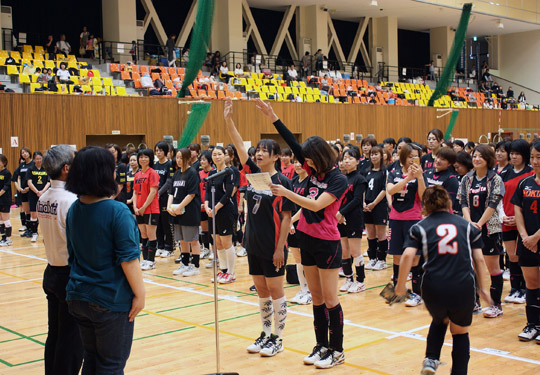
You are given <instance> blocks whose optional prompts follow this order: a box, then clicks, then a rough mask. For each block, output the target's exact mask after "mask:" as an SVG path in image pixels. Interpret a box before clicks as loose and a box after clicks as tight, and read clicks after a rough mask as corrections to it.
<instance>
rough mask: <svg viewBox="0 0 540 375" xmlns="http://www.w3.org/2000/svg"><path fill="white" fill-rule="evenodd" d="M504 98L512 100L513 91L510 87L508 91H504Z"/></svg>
mask: <svg viewBox="0 0 540 375" xmlns="http://www.w3.org/2000/svg"><path fill="white" fill-rule="evenodd" d="M506 98H508V99H512V98H514V90H513V89H512V87H509V88H508V90H506Z"/></svg>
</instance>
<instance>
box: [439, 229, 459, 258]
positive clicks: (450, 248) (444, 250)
mask: <svg viewBox="0 0 540 375" xmlns="http://www.w3.org/2000/svg"><path fill="white" fill-rule="evenodd" d="M456 235H457V228H456V226H455V225H453V224H441V225H439V226H438V227H437V236H439V237H441V240H440V241H439V244H438V247H439V254H457V252H458V244H457V241H454V242H452V243H450V241H452V240H453V239H454V238H456Z"/></svg>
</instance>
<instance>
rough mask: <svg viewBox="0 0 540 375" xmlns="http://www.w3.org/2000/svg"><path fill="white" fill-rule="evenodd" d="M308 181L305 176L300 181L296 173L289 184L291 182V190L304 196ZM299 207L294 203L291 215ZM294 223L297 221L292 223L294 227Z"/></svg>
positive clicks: (296, 223)
mask: <svg viewBox="0 0 540 375" xmlns="http://www.w3.org/2000/svg"><path fill="white" fill-rule="evenodd" d="M308 182H309V177H308V176H306V177H305V178H304V179H303V180H302V181H300V176H299V175H298V174H295V175H294V177H293V179H292V181H291V184H292V191H294V192H295V193H296V194H298V195H301V196H303V197H305V196H306V195H307V186H308ZM300 208H301V207H299V206H297V205H295V208H294V211H293V212H292V214H293V216H294V214H296V212H298V210H299V209H300ZM296 225H298V221H296V222H295V223H294V227H295V228H296Z"/></svg>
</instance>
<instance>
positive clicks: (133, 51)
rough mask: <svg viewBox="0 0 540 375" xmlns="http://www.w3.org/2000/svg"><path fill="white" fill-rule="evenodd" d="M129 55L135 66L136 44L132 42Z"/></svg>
mask: <svg viewBox="0 0 540 375" xmlns="http://www.w3.org/2000/svg"><path fill="white" fill-rule="evenodd" d="M129 54H130V55H131V60H133V62H134V63H135V64H136V63H137V42H136V41H134V40H132V41H131V49H130V50H129Z"/></svg>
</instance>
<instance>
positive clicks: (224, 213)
mask: <svg viewBox="0 0 540 375" xmlns="http://www.w3.org/2000/svg"><path fill="white" fill-rule="evenodd" d="M225 153H226V151H225V149H224V148H223V147H221V146H216V147H215V148H214V150H213V151H212V160H213V161H214V163H215V165H216V169H214V170H211V171H210V173H209V174H208V176H209V177H210V176H212V175H214V174H216V173H218V172H221V171H222V170H224V169H225V168H226V167H227V166H226V165H225ZM213 185H214V186H215V190H216V192H215V204H216V207H215V211H216V217H215V218H212V209H211V207H212V194H211V192H212V189H211V182H207V184H206V196H205V199H204V200H205V202H204V208H205V210H206V214H207V215H208V217H209V223H208V226H209V228H212V224H211V220H215V221H216V233H215V237H214V244H215V246H216V249H217V254H218V260H219V268H220V269H221V271H220V272H218V274H217V277H216V279H217V280H216V281H217V282H218V283H220V284H229V283H233V282H235V281H236V275H235V274H234V266H235V264H236V253H235V251H234V246H233V243H232V234H233V226H234V221H235V220H236V216H235V210H236V206H235V204H234V203H233V191H234V175H233V174H229V175H226V176H223V177H219V178H217V179H215V180H214V181H213Z"/></svg>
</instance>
